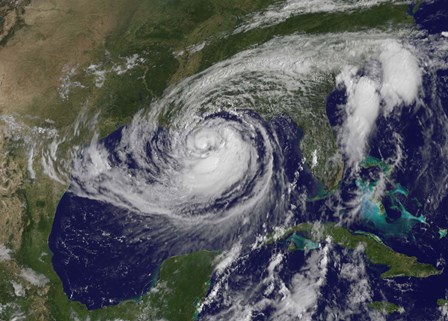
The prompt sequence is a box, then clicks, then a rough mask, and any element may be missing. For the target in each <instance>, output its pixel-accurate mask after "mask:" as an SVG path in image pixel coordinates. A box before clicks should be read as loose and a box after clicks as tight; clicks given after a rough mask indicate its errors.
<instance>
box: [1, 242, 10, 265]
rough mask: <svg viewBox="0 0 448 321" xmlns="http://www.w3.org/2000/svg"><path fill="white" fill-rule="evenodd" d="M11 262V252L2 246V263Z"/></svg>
mask: <svg viewBox="0 0 448 321" xmlns="http://www.w3.org/2000/svg"><path fill="white" fill-rule="evenodd" d="M9 260H11V250H10V249H8V248H7V247H6V246H4V245H3V244H0V262H1V261H9Z"/></svg>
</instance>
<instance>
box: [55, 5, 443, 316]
mask: <svg viewBox="0 0 448 321" xmlns="http://www.w3.org/2000/svg"><path fill="white" fill-rule="evenodd" d="M447 7H448V5H447V3H446V1H429V2H423V3H422V4H421V5H420V6H419V9H418V11H417V12H416V13H415V14H414V17H415V20H416V23H417V25H418V26H419V27H420V28H422V29H424V30H427V31H428V33H429V34H438V33H440V32H442V31H448V9H447ZM424 92H425V94H424V100H425V104H426V105H427V106H430V107H431V108H432V107H434V109H433V110H432V111H433V112H432V113H428V111H427V110H425V109H422V108H420V109H418V108H415V106H404V107H403V108H402V109H401V112H400V113H397V114H396V115H393V116H392V117H388V118H387V119H386V118H380V119H379V120H378V122H377V129H376V131H375V132H374V134H373V135H372V137H371V139H370V141H369V146H370V151H369V155H371V156H373V157H376V158H378V159H381V160H385V159H387V158H389V157H392V156H393V155H395V153H396V140H395V139H393V137H394V133H398V134H399V135H400V137H402V138H403V140H402V142H401V147H402V148H403V150H404V151H405V154H406V157H405V158H404V159H403V161H402V162H403V163H402V165H401V166H400V167H398V168H397V169H396V170H395V171H394V172H393V173H392V174H391V177H390V180H391V181H393V182H395V183H397V184H400V185H401V186H403V188H404V189H405V190H406V191H407V192H408V195H397V196H396V199H398V200H399V202H400V204H403V206H404V207H405V208H406V210H407V211H409V213H411V214H412V215H413V216H415V217H419V216H421V215H423V216H424V217H425V219H426V223H421V222H420V223H415V224H412V226H410V231H408V228H409V226H405V227H403V229H404V230H405V231H406V233H396V230H392V229H387V226H386V227H384V229H382V230H381V229H378V226H375V225H374V224H373V225H372V224H369V222H368V221H365V220H362V219H359V220H355V221H354V222H353V223H352V224H351V225H349V226H348V227H349V228H351V229H352V230H363V231H368V232H372V233H375V234H377V235H378V236H380V237H381V238H382V239H383V241H384V242H385V243H386V244H387V245H389V246H391V247H392V248H393V249H394V250H396V251H398V252H402V253H405V254H407V255H412V256H416V257H417V258H418V259H419V261H421V262H425V263H430V264H433V265H437V264H438V263H441V264H442V265H441V266H443V267H444V266H445V262H446V261H447V260H448V244H447V240H448V239H447V238H445V239H440V238H439V234H438V230H439V228H447V227H448V215H446V212H445V209H446V208H448V194H447V193H446V188H445V187H444V184H445V182H444V177H445V176H444V175H443V174H444V173H445V169H446V168H448V164H447V160H446V158H447V155H445V154H444V153H443V152H444V150H443V149H441V148H440V146H441V145H443V144H444V143H445V140H446V135H445V132H446V129H447V127H446V126H445V125H446V123H444V122H443V121H442V120H443V119H444V118H445V117H447V116H448V70H438V71H437V72H436V73H435V76H434V75H426V76H425V79H424ZM434 92H436V95H434ZM346 100H347V97H346V93H345V90H344V89H343V88H338V89H335V90H334V91H333V92H332V93H331V94H330V95H329V97H328V100H327V115H328V118H329V121H330V124H331V125H332V126H333V127H335V128H336V127H337V126H338V125H339V124H341V123H342V121H343V117H344V114H343V112H342V110H341V109H340V108H338V107H337V106H338V105H340V104H344V103H345V102H346ZM436 107H437V108H436ZM210 117H222V118H227V119H228V120H232V121H237V120H235V119H232V117H234V116H232V115H230V114H227V113H221V114H217V115H212V116H210ZM253 117H259V116H257V115H256V114H255V113H254V115H253ZM264 126H266V127H267V128H269V131H270V132H271V133H275V134H276V136H277V137H278V140H279V145H280V147H281V153H282V155H283V156H282V157H281V158H280V157H279V158H277V161H276V165H275V166H277V167H282V168H283V169H284V170H285V175H286V177H287V180H288V181H289V182H292V181H293V180H295V179H296V177H295V173H296V172H297V170H298V167H299V166H300V165H299V164H301V160H302V155H301V153H300V149H299V143H298V142H299V141H300V138H301V132H300V130H299V129H298V128H297V127H295V125H293V123H292V121H291V120H289V119H288V118H282V117H280V118H276V119H274V120H272V121H270V122H264ZM122 133H123V128H121V129H119V130H117V131H116V132H114V133H113V134H111V135H110V136H108V137H107V138H106V139H105V140H104V143H105V145H106V147H107V148H108V150H109V151H110V152H111V159H110V161H111V162H112V163H114V162H119V161H120V160H119V158H118V156H117V154H116V153H115V152H116V148H118V142H119V141H120V139H121V135H122ZM166 135H167V134H166V132H165V131H164V129H163V128H160V129H159V132H158V135H157V137H158V138H159V139H161V141H164V139H165V138H164V137H165V136H166ZM161 148H163V146H162V147H161ZM257 149H258V153H259V154H260V155H263V144H261V143H260V144H259V145H258V146H257ZM154 152H160V151H154V150H153V149H151V147H150V146H148V149H147V157H148V160H150V159H151V157H152V154H153V153H154ZM162 152H163V151H162ZM126 162H127V165H128V167H129V169H130V170H132V169H136V167H137V164H136V162H135V160H133V159H132V157H131V156H129V157H128V158H127V159H126ZM379 171H380V170H379V169H378V168H377V167H372V168H368V169H365V170H363V172H362V178H363V179H365V180H366V181H367V180H369V181H374V180H375V178H376V177H377V176H378V175H379ZM156 174H157V173H156ZM388 187H389V188H390V190H393V189H394V188H395V187H396V185H390V186H388ZM439 187H442V188H439ZM315 188H316V182H315V180H314V178H313V177H312V176H311V174H310V172H309V170H308V169H307V168H306V167H305V169H304V170H302V175H301V176H300V179H299V181H298V184H297V189H298V190H297V192H298V193H299V192H300V191H304V190H306V191H309V192H310V194H313V192H315ZM357 191H358V186H357V185H356V182H355V181H354V180H353V179H352V178H351V177H349V176H345V177H344V180H343V181H342V183H341V185H340V190H339V193H340V194H339V195H340V196H341V199H342V203H345V202H347V203H348V202H349V201H350V200H351V199H352V198H353V197H354V194H355V193H356V192H357ZM428 200H430V201H428ZM237 201H238V200H233V202H237ZM292 201H295V200H292ZM338 202H340V199H338V200H334V199H332V198H331V196H330V198H329V199H326V200H320V201H309V202H308V204H307V209H308V211H307V212H306V213H302V212H300V211H297V212H296V213H295V222H293V223H299V222H303V221H317V220H321V221H334V222H338V221H339V220H340V216H339V214H338V215H336V213H335V212H334V207H333V205H335V204H337V203H338ZM223 204H224V202H223V203H219V201H218V202H217V204H214V206H215V207H216V208H217V209H219V208H220V207H222V206H224V205H223ZM396 204H397V203H396V200H394V199H392V198H386V199H384V200H383V205H384V207H385V210H386V212H387V214H388V222H390V224H391V225H390V226H392V225H394V223H396V224H401V223H400V222H401V221H400V218H402V217H401V215H402V214H403V212H402V211H400V210H397V207H396ZM206 210H208V209H206ZM348 210H349V208H347V211H348ZM397 222H398V223H397ZM396 224H395V225H394V226H397V225H396ZM162 225H164V226H165V228H160V226H162ZM256 231H260V230H257V229H256V230H255V231H254V232H256ZM391 231H392V232H391ZM173 232H174V233H173ZM184 237H185V235H182V234H177V233H175V229H174V227H173V226H172V225H171V224H170V222H169V221H166V222H165V224H161V223H160V222H159V221H157V222H154V221H152V219H151V218H150V217H147V216H142V215H141V214H140V213H134V212H130V211H129V210H125V209H120V208H117V207H114V206H112V205H110V204H107V203H102V202H99V201H96V200H91V199H87V198H82V197H79V196H76V195H74V194H73V193H71V192H70V191H68V192H67V193H65V194H64V196H63V197H62V199H61V201H60V203H59V205H58V208H57V212H56V217H55V220H54V225H53V230H52V233H51V235H50V238H49V245H50V249H51V250H52V252H53V259H52V261H53V266H54V269H55V271H56V272H57V273H58V275H59V277H60V278H61V280H62V282H63V285H64V290H65V292H66V293H67V295H68V296H69V297H70V298H71V299H72V300H76V301H79V302H81V303H84V304H86V306H87V307H88V308H89V309H96V308H101V307H103V306H107V305H113V304H117V303H119V302H121V301H123V300H126V299H131V298H135V297H140V296H141V295H143V294H144V293H146V292H147V291H148V290H149V288H150V287H151V284H152V281H153V277H154V275H155V273H156V271H157V269H158V267H159V266H160V264H161V262H163V260H164V259H166V258H168V257H170V256H173V255H179V254H184V253H188V252H191V251H195V250H198V249H217V250H222V249H225V248H228V247H229V246H230V245H231V244H232V242H233V241H234V239H232V238H230V239H228V240H199V239H188V242H187V243H188V247H187V248H185V247H181V246H179V244H180V243H182V244H185V243H186V242H185V238H184ZM279 252H281V253H284V255H285V256H286V258H287V259H286V262H287V268H285V269H283V270H282V271H281V273H280V277H281V279H282V281H283V282H285V283H286V284H289V283H290V282H291V279H292V277H293V276H294V275H295V274H296V273H297V272H299V271H300V269H301V267H303V266H304V264H305V263H306V258H307V256H308V255H309V253H307V252H301V251H295V252H288V251H287V244H285V243H281V242H279V243H278V244H273V245H268V246H265V247H262V248H260V249H257V250H256V251H253V252H250V253H248V257H247V259H245V260H244V261H242V262H241V264H240V265H239V266H238V267H237V269H236V270H235V271H234V275H233V277H232V279H230V280H229V283H228V285H229V288H230V289H231V290H233V291H235V292H244V291H245V290H247V289H249V288H254V287H255V286H256V285H257V284H258V283H259V282H260V280H262V279H264V278H265V277H266V275H267V271H266V267H267V265H268V264H269V262H270V260H271V259H272V256H273V253H279ZM331 259H332V260H334V261H338V262H340V261H342V262H344V261H348V260H350V258H349V257H348V256H347V254H346V251H345V250H344V249H342V248H340V247H337V246H335V247H334V248H333V249H332V254H331ZM367 272H368V277H369V282H370V284H371V288H372V297H373V299H374V300H379V301H383V300H387V301H389V302H392V303H396V304H398V305H400V306H403V307H404V308H405V312H404V313H403V314H401V315H397V314H393V315H391V316H388V317H387V318H388V319H389V320H399V319H403V320H437V319H438V318H439V317H440V315H439V313H438V311H437V306H436V300H437V299H439V298H445V297H446V295H447V287H448V273H447V272H444V273H443V274H441V275H439V276H433V277H429V278H426V279H416V278H407V277H406V278H405V277H402V278H396V279H394V280H393V281H389V280H382V279H380V278H379V275H380V274H381V273H382V272H384V267H381V266H375V265H368V266H367ZM339 273H340V271H339V270H338V269H337V268H330V269H329V272H328V274H327V277H326V284H325V285H324V286H323V287H322V289H321V295H320V299H319V301H318V308H317V310H316V315H322V314H324V313H325V309H326V307H328V306H331V307H333V308H339V309H341V310H342V309H344V308H346V306H345V304H346V303H345V300H346V296H347V293H348V291H349V287H350V284H349V283H347V281H346V280H344V279H342V278H341V277H340V275H339ZM217 282H219V279H217V278H216V275H215V276H213V278H212V286H213V285H214V284H216V283H217ZM252 295H253V298H251V299H252V302H257V301H259V300H261V299H262V298H263V291H262V290H261V289H260V291H259V292H256V293H253V294H252ZM223 301H224V298H223V297H220V296H218V298H217V299H216V302H213V303H211V304H210V305H208V306H207V307H206V309H204V310H203V311H202V312H201V315H200V316H199V318H201V317H206V316H213V315H214V314H216V313H219V312H220V311H221V310H222V309H225V308H227V307H226V306H225V305H223ZM273 310H274V307H273V306H269V305H268V306H265V307H264V308H263V309H260V310H259V311H255V312H254V314H253V315H252V320H269V319H270V317H271V316H272V313H273ZM353 318H354V319H353V320H355V319H356V318H357V319H358V320H364V316H363V315H362V314H358V315H354V316H353Z"/></svg>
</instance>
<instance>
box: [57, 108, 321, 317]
mask: <svg viewBox="0 0 448 321" xmlns="http://www.w3.org/2000/svg"><path fill="white" fill-rule="evenodd" d="M247 113H250V114H251V117H255V118H257V119H258V120H259V121H261V122H262V123H263V124H264V126H265V128H267V130H268V132H270V133H271V135H273V134H274V133H275V137H276V138H277V141H278V148H279V149H278V150H277V153H281V155H279V154H274V172H276V171H278V169H277V168H280V167H281V168H282V169H283V170H284V175H285V179H286V180H287V181H290V182H292V181H294V180H296V177H295V175H294V173H295V172H297V171H298V170H299V166H300V164H301V163H302V161H301V160H302V156H301V153H300V149H299V144H298V142H300V138H301V135H302V133H301V131H300V130H299V129H298V128H297V126H296V125H295V124H294V123H293V122H292V121H291V120H290V119H288V118H285V117H278V118H275V119H273V120H271V121H270V122H265V121H263V120H262V118H261V117H260V116H258V115H257V114H256V113H254V112H252V111H247ZM212 117H221V118H224V119H226V120H228V121H238V120H237V119H234V118H235V116H233V115H232V114H227V113H224V112H222V113H219V114H215V115H213V116H212ZM122 132H123V128H121V129H119V130H117V131H116V132H114V133H113V134H111V135H110V136H108V137H107V138H105V139H104V141H103V143H104V145H105V146H106V148H107V149H108V150H109V153H110V157H109V161H110V163H111V164H112V166H113V164H118V162H121V160H120V159H119V157H118V156H117V154H116V153H117V152H119V150H117V149H116V148H117V146H118V143H119V142H120V139H121V135H122ZM157 136H158V137H159V138H160V137H161V139H162V140H163V139H165V138H166V137H167V135H166V132H165V129H162V128H161V129H160V130H159V131H158V133H157ZM271 139H272V136H271ZM257 145H258V146H257V149H258V154H259V155H260V156H261V157H262V156H263V155H264V146H263V143H262V142H261V141H259V142H258V143H257ZM153 152H160V151H154V150H151V149H150V148H149V147H148V150H147V156H148V161H151V156H152V154H153ZM125 162H126V164H127V166H128V167H129V169H130V170H131V172H132V170H135V169H137V168H136V166H137V165H136V162H135V161H134V160H133V159H132V158H131V157H130V156H129V157H128V158H127V159H126V161H125ZM259 170H260V171H263V170H264V168H263V165H261V166H260V169H259ZM300 171H301V175H300V178H299V180H298V181H297V192H299V191H300V190H302V191H304V190H308V191H310V192H311V193H312V192H313V189H314V185H315V183H314V179H313V177H312V175H311V173H310V172H309V170H308V169H306V168H305V169H301V170H300ZM250 188H251V186H250V184H249V185H248V186H247V189H248V190H250ZM283 188H284V187H281V186H280V185H279V186H278V188H276V190H278V192H279V194H280V195H281V191H282V190H283ZM242 197H244V195H242ZM237 201H238V200H232V202H231V203H229V202H227V203H226V202H225V200H222V201H221V200H220V199H217V200H216V202H215V204H213V207H211V208H207V210H209V211H217V212H219V211H220V210H221V209H222V208H223V206H224V205H225V206H227V207H229V206H232V204H233V203H236V202H237ZM291 201H293V202H294V200H293V199H292V200H291ZM235 205H236V204H235ZM271 206H273V207H275V206H277V204H271ZM268 211H269V209H266V212H268ZM160 220H161V218H160V217H157V218H153V217H151V216H148V215H141V214H140V213H135V212H130V211H129V210H126V209H122V208H117V207H115V206H113V205H111V204H107V203H104V202H101V201H97V200H94V199H89V198H84V197H79V196H77V195H75V194H73V193H72V192H70V191H68V192H66V193H65V194H64V196H63V197H62V199H61V200H60V202H59V205H58V207H57V211H56V217H55V220H54V223H53V229H52V233H51V235H50V238H49V245H50V249H51V250H52V252H53V259H52V261H53V266H54V269H55V271H56V272H57V273H58V275H59V277H60V278H61V280H62V282H63V285H64V290H65V292H66V293H67V295H68V296H69V297H70V298H71V299H73V300H76V301H80V302H82V303H84V304H86V305H87V307H88V308H89V309H96V308H100V307H103V306H107V305H113V304H117V303H119V302H120V301H123V300H126V299H132V298H135V297H139V296H141V295H142V294H144V293H146V292H147V291H148V290H149V289H150V287H151V284H152V283H153V276H154V275H155V272H156V271H157V269H158V268H159V267H160V264H161V263H162V262H163V261H164V260H165V259H167V258H168V257H171V256H175V255H181V254H185V253H189V252H193V251H197V250H201V249H208V250H223V249H226V248H229V247H230V246H231V245H232V244H233V243H234V242H235V241H237V240H240V239H244V238H248V240H252V241H253V238H254V237H255V236H256V235H257V233H261V232H262V226H261V224H260V226H259V227H255V228H254V229H252V230H251V231H250V233H252V234H253V235H245V234H247V233H248V232H247V231H245V230H241V232H240V233H238V229H237V228H235V229H234V230H235V231H236V232H235V235H229V236H228V238H227V237H225V238H215V239H214V238H212V237H211V238H210V239H203V238H201V237H200V235H194V234H193V236H192V234H185V233H183V232H182V231H179V230H178V229H176V227H175V226H173V224H172V223H170V221H169V220H168V219H166V222H162V223H161V222H160ZM262 223H265V222H262ZM267 223H269V222H267Z"/></svg>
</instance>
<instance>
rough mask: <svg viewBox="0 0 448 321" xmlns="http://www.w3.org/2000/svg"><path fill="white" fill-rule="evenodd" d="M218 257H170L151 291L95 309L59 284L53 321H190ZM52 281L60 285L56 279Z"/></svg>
mask: <svg viewBox="0 0 448 321" xmlns="http://www.w3.org/2000/svg"><path fill="white" fill-rule="evenodd" d="M217 256H218V253H217V252H209V251H199V252H195V253H191V254H187V255H182V256H176V257H172V258H169V259H167V260H166V261H165V262H163V264H162V266H161V267H160V272H159V277H158V279H157V281H156V284H155V287H154V288H153V289H152V290H151V291H150V292H149V293H147V294H144V295H142V297H139V298H135V299H134V300H129V301H126V302H122V303H120V304H119V305H116V306H109V307H105V308H102V309H99V310H94V311H89V310H87V309H86V307H85V306H84V305H82V304H80V303H78V302H73V301H69V300H68V298H67V296H66V295H65V294H64V293H63V291H62V287H61V286H56V287H54V289H51V290H50V291H49V294H48V300H49V301H50V308H51V311H50V312H51V316H52V318H54V320H69V319H70V318H72V319H73V318H77V320H92V321H94V320H104V321H105V320H116V319H120V320H130V321H132V320H148V321H150V320H167V321H191V320H192V319H193V316H194V314H195V311H196V309H197V306H198V304H200V303H201V302H202V299H203V298H204V296H205V294H206V292H207V290H208V288H209V280H210V277H211V273H212V271H213V268H214V265H215V263H214V262H215V259H216V257H217ZM51 282H52V283H54V284H58V285H59V280H57V279H52V280H51ZM0 287H1V284H0ZM31 317H32V316H31Z"/></svg>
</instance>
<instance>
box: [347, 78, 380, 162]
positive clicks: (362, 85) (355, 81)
mask: <svg viewBox="0 0 448 321" xmlns="http://www.w3.org/2000/svg"><path fill="white" fill-rule="evenodd" d="M348 72H349V73H350V74H352V73H353V70H350V71H348ZM343 78H344V84H345V86H346V88H347V94H348V101H347V105H346V106H345V109H346V112H347V119H346V121H345V124H344V127H343V132H342V145H343V146H344V149H345V152H346V154H348V155H350V161H351V162H352V163H356V162H359V161H360V160H362V158H363V156H364V152H365V148H366V142H367V139H368V137H369V135H370V133H371V132H372V129H373V126H374V125H375V121H376V119H377V118H378V114H379V111H380V96H379V94H378V84H377V83H376V82H375V81H373V80H371V79H369V78H367V77H360V78H356V77H353V76H350V77H347V76H345V75H344V76H343Z"/></svg>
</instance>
